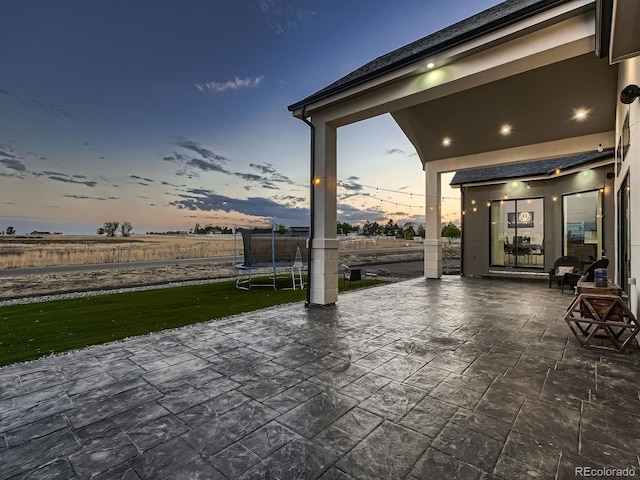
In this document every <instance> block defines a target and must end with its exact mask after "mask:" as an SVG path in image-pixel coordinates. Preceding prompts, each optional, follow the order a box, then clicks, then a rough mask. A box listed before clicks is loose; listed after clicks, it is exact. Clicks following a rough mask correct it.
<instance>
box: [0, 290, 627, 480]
mask: <svg viewBox="0 0 640 480" xmlns="http://www.w3.org/2000/svg"><path fill="white" fill-rule="evenodd" d="M571 299H572V295H570V294H568V293H565V294H561V293H560V290H559V289H558V288H554V289H549V288H548V287H547V284H546V283H545V282H541V283H540V282H538V283H533V282H524V281H508V280H480V279H467V278H459V277H448V278H443V279H442V280H440V281H437V280H431V281H425V280H424V279H415V280H409V281H405V282H400V283H396V284H391V285H387V286H382V287H376V288H373V289H366V290H361V291H354V292H350V293H348V294H343V295H341V297H340V301H339V303H338V305H337V306H336V307H333V308H325V309H321V308H313V309H305V308H304V307H303V306H302V305H301V304H293V305H285V306H281V307H277V308H274V309H270V310H266V311H260V312H255V313H252V314H247V315H243V316H241V317H235V318H231V319H227V320H225V321H219V322H212V323H207V324H201V325H197V326H193V327H186V328H181V329H178V330H172V331H167V332H162V333H158V334H153V335H150V336H146V337H139V338H134V339H132V340H127V341H123V342H119V343H115V344H109V345H104V346H98V347H92V348H87V349H84V350H82V351H78V352H73V353H69V354H66V355H59V356H55V357H50V358H46V359H41V360H37V361H34V362H29V363H25V364H20V365H11V366H8V367H5V368H2V369H0V478H1V479H7V478H12V479H13V478H16V479H27V478H29V479H36V478H37V479H44V478H46V479H58V478H60V479H76V478H78V479H84V478H91V477H94V476H96V478H98V479H100V480H102V479H153V480H160V479H210V480H216V479H225V478H229V479H231V478H242V479H254V478H257V479H315V478H322V479H323V480H329V479H331V480H338V479H352V478H353V479H356V478H361V479H385V480H393V479H402V478H409V479H414V478H415V479H478V478H482V479H493V478H505V479H518V478H523V479H525V478H526V479H530V478H537V479H570V478H582V477H581V475H580V473H579V472H578V473H579V474H578V475H577V476H576V470H575V468H576V467H582V468H585V467H586V468H602V467H612V468H616V469H618V468H619V469H624V468H627V469H632V471H633V475H634V476H632V477H628V476H627V477H626V478H640V473H639V472H640V464H639V458H638V456H637V455H638V452H640V396H639V388H640V381H639V379H640V350H639V349H638V347H637V346H635V345H634V346H633V347H631V348H629V349H628V350H627V352H626V353H625V354H624V355H619V354H615V353H609V352H601V351H594V350H587V349H583V348H581V347H580V346H579V344H578V342H577V340H576V339H575V337H573V335H572V334H571V332H570V330H569V328H568V326H567V325H566V323H565V322H564V321H563V320H562V316H563V314H564V312H565V310H566V308H567V306H568V305H569V303H570V301H571ZM584 472H585V470H583V471H582V473H584ZM627 472H628V473H631V472H630V471H629V470H627ZM601 473H602V474H601V475H600V476H594V474H593V471H592V474H591V477H590V478H605V477H608V478H611V477H612V476H613V475H611V473H612V472H601Z"/></svg>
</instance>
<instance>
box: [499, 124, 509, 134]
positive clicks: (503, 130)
mask: <svg viewBox="0 0 640 480" xmlns="http://www.w3.org/2000/svg"><path fill="white" fill-rule="evenodd" d="M510 133H511V125H509V124H508V123H505V124H504V125H502V127H500V135H504V136H507V135H509V134H510Z"/></svg>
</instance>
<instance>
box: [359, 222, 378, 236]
mask: <svg viewBox="0 0 640 480" xmlns="http://www.w3.org/2000/svg"><path fill="white" fill-rule="evenodd" d="M362 233H364V234H365V235H369V236H371V235H380V234H381V233H382V226H381V225H379V224H378V222H370V221H369V220H367V221H366V222H365V223H364V227H362Z"/></svg>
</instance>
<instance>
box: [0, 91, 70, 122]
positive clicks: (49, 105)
mask: <svg viewBox="0 0 640 480" xmlns="http://www.w3.org/2000/svg"><path fill="white" fill-rule="evenodd" d="M0 93H1V94H3V95H6V96H8V97H13V98H15V100H16V101H17V102H18V103H19V104H21V105H25V106H27V107H32V108H38V109H40V110H44V111H46V112H48V113H51V114H53V115H55V116H56V117H66V118H76V116H75V115H74V114H73V113H71V112H69V111H68V110H67V109H66V108H65V107H64V106H62V105H60V104H58V103H54V102H43V101H40V100H37V99H35V98H25V97H23V96H22V95H20V94H19V93H15V92H12V91H11V90H9V89H7V88H4V87H2V86H0Z"/></svg>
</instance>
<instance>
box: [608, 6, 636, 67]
mask: <svg viewBox="0 0 640 480" xmlns="http://www.w3.org/2000/svg"><path fill="white" fill-rule="evenodd" d="M639 55H640V1H638V0H614V1H613V22H612V27H611V41H610V44H609V58H610V60H611V63H617V62H621V61H622V60H625V59H627V58H632V57H637V56H639Z"/></svg>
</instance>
